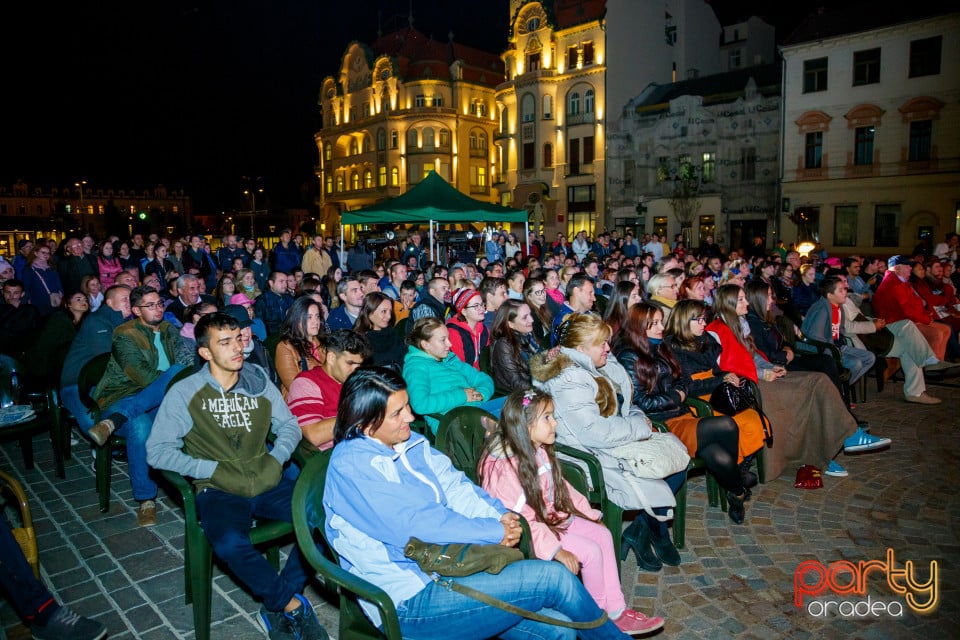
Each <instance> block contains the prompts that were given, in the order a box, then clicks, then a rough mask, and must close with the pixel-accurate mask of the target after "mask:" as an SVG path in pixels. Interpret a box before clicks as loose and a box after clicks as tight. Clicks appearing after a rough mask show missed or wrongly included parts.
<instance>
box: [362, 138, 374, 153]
mask: <svg viewBox="0 0 960 640" xmlns="http://www.w3.org/2000/svg"><path fill="white" fill-rule="evenodd" d="M368 151H373V141H372V140H370V136H363V152H364V153H366V152H368Z"/></svg>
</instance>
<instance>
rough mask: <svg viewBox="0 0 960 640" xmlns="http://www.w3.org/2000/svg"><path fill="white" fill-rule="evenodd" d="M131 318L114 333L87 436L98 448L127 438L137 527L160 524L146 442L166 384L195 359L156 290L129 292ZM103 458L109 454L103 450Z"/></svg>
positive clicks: (144, 288) (97, 389)
mask: <svg viewBox="0 0 960 640" xmlns="http://www.w3.org/2000/svg"><path fill="white" fill-rule="evenodd" d="M130 307H131V310H132V311H133V319H132V320H129V321H127V322H124V323H123V324H121V325H120V326H118V327H117V328H116V329H114V331H113V336H112V340H111V346H110V351H111V355H110V360H109V361H108V362H107V369H106V371H105V372H104V374H103V378H102V379H101V380H100V383H99V384H98V385H97V388H96V389H94V391H93V398H94V400H96V401H97V404H98V405H99V406H100V407H101V415H102V416H104V418H103V419H102V420H100V421H99V422H98V423H97V424H95V425H93V426H92V427H91V428H90V430H89V431H88V432H87V435H89V436H90V439H91V440H93V441H94V442H95V443H97V445H99V446H101V447H102V446H103V445H105V444H106V443H107V442H108V441H109V439H110V436H111V435H112V434H114V433H116V434H117V435H120V436H123V437H125V438H126V439H127V468H128V471H129V473H130V484H131V485H132V486H133V498H134V500H136V501H137V502H139V503H140V507H139V510H138V512H137V524H138V525H140V526H141V527H152V526H154V525H156V524H157V505H156V502H155V500H156V497H157V484H156V482H154V480H153V479H152V478H151V477H150V469H149V467H148V466H147V437H148V436H149V435H150V430H151V428H152V427H153V419H154V417H155V416H156V413H157V408H158V407H159V406H160V403H161V402H162V401H163V396H164V394H165V393H166V390H167V385H168V384H169V383H170V381H171V380H172V379H173V377H174V376H175V375H177V373H179V372H180V371H181V370H182V369H184V368H186V367H189V366H191V365H192V364H193V360H194V355H193V353H192V352H191V350H190V348H189V346H188V345H187V343H186V342H185V341H184V340H183V339H182V338H181V337H180V332H179V331H178V330H177V328H176V327H175V326H173V325H172V324H170V323H169V322H167V321H165V320H164V319H163V301H162V300H161V299H160V294H159V293H158V292H157V290H156V289H154V288H153V287H137V288H136V289H134V290H133V291H131V292H130ZM100 455H110V454H109V451H104V450H102V449H101V450H100Z"/></svg>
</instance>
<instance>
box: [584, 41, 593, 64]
mask: <svg viewBox="0 0 960 640" xmlns="http://www.w3.org/2000/svg"><path fill="white" fill-rule="evenodd" d="M588 64H593V43H592V42H584V43H583V66H587V65H588Z"/></svg>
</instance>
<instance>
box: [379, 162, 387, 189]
mask: <svg viewBox="0 0 960 640" xmlns="http://www.w3.org/2000/svg"><path fill="white" fill-rule="evenodd" d="M377 186H378V187H385V186H387V167H386V165H382V166H380V167H379V168H378V169H377Z"/></svg>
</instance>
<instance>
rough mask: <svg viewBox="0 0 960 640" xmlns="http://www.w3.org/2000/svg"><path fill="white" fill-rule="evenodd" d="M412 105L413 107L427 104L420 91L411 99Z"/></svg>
mask: <svg viewBox="0 0 960 640" xmlns="http://www.w3.org/2000/svg"><path fill="white" fill-rule="evenodd" d="M413 106H415V107H425V106H427V98H426V96H424V95H423V94H422V93H421V94H419V95H418V96H417V97H416V98H414V99H413Z"/></svg>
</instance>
